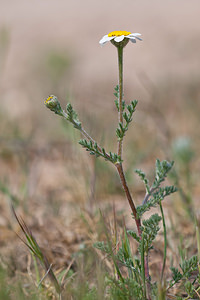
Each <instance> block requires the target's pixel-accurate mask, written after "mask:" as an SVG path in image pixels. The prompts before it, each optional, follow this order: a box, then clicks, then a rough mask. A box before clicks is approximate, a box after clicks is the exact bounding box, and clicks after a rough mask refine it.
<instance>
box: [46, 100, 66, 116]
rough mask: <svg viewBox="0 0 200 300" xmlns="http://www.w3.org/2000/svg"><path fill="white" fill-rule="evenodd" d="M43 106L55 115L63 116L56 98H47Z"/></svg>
mask: <svg viewBox="0 0 200 300" xmlns="http://www.w3.org/2000/svg"><path fill="white" fill-rule="evenodd" d="M44 104H45V105H46V107H47V108H49V109H50V110H52V111H53V112H55V114H58V115H60V116H62V115H63V110H62V108H61V106H60V102H59V101H58V98H57V97H56V96H54V95H51V96H49V97H48V98H47V99H46V100H45V101H44Z"/></svg>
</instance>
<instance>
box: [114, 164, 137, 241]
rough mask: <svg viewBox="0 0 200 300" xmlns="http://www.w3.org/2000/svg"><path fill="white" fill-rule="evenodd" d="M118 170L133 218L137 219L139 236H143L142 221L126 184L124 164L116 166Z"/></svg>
mask: <svg viewBox="0 0 200 300" xmlns="http://www.w3.org/2000/svg"><path fill="white" fill-rule="evenodd" d="M116 168H117V171H118V174H119V177H120V180H121V184H122V186H123V189H124V192H125V194H126V198H127V199H128V202H129V205H130V207H131V210H132V213H133V216H134V218H135V222H136V226H137V230H138V234H139V236H141V233H142V232H141V221H140V218H138V217H137V211H136V207H135V204H134V202H133V199H132V196H131V193H130V191H129V188H128V185H127V182H126V178H125V175H124V171H123V167H122V164H121V163H118V164H116Z"/></svg>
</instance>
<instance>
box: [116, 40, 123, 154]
mask: <svg viewBox="0 0 200 300" xmlns="http://www.w3.org/2000/svg"><path fill="white" fill-rule="evenodd" d="M117 51H118V66H119V96H118V106H119V112H118V121H119V123H121V124H122V125H123V107H122V102H123V47H120V46H119V47H117ZM122 142H123V139H120V140H119V141H118V151H117V153H118V155H119V156H121V158H122Z"/></svg>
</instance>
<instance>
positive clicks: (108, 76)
mask: <svg viewBox="0 0 200 300" xmlns="http://www.w3.org/2000/svg"><path fill="white" fill-rule="evenodd" d="M199 13H200V3H199V1H198V0H196V1H195V0H194V1H187V0H177V1H172V0H170V1H164V2H163V1H159V0H152V1H133V0H132V1H130V0H124V1H114V0H110V1H105V0H101V1H92V0H85V1H80V0H74V1H67V0H65V1H64V0H59V1H53V0H48V1H47V0H40V1H25V0H19V1H10V0H6V1H5V0H0V91H1V94H0V191H1V192H0V211H1V213H0V253H2V257H4V254H5V253H6V254H7V255H6V260H8V262H9V261H12V268H13V270H12V271H13V272H14V271H15V270H18V269H23V267H24V257H25V256H26V252H25V253H24V252H23V253H22V250H21V248H22V247H20V246H21V243H20V241H18V240H17V239H16V238H15V234H14V233H13V231H12V229H11V228H12V227H13V226H14V225H13V223H15V221H14V218H13V216H12V213H11V210H10V204H11V203H12V204H13V205H14V206H15V208H16V209H17V211H19V213H20V214H21V215H22V216H23V217H24V218H25V220H26V222H28V224H29V225H30V226H31V228H32V230H33V231H34V234H35V235H36V236H37V238H38V240H39V242H41V244H42V245H43V246H45V245H50V247H49V255H51V254H52V253H53V254H52V255H53V257H54V260H55V259H56V263H57V265H59V263H60V264H61V265H62V264H63V261H65V263H66V261H67V259H69V257H70V255H71V253H73V251H75V250H76V249H77V248H78V247H79V244H80V241H83V240H84V239H85V236H87V234H86V233H84V232H83V231H84V230H83V228H82V229H80V226H79V224H78V222H77V219H80V218H79V216H80V212H81V211H82V210H85V211H87V212H88V211H89V213H91V211H92V212H93V211H94V210H95V208H98V207H104V206H106V207H107V205H109V203H111V204H113V203H114V205H115V206H116V209H117V210H118V211H123V214H124V215H125V216H127V219H126V222H127V223H126V224H127V226H128V227H132V226H134V224H133V222H132V220H131V218H130V217H129V216H130V210H129V207H128V205H126V199H125V197H124V194H123V192H122V190H121V187H120V184H119V179H118V176H117V174H115V170H114V169H113V167H112V166H110V165H109V164H108V163H107V162H105V161H103V160H101V159H98V160H97V161H96V160H95V159H94V158H93V157H90V156H89V155H88V153H86V152H85V151H84V150H83V149H81V147H80V146H79V145H78V140H79V139H80V135H79V133H78V132H76V131H75V130H74V128H72V127H71V126H70V124H67V123H65V122H64V121H62V120H61V119H60V118H59V117H58V116H56V115H54V114H53V113H51V112H50V111H49V110H47V109H46V107H45V106H44V100H45V98H47V97H48V96H49V95H51V94H54V95H56V96H58V98H59V100H60V102H61V104H62V106H63V107H65V105H66V104H67V102H71V103H72V105H73V106H74V108H75V110H76V111H77V112H78V113H79V118H80V120H81V121H82V122H83V125H84V127H85V128H86V129H87V131H88V132H89V133H90V134H91V135H92V136H93V137H95V138H96V140H97V141H99V142H100V144H102V145H104V146H105V148H106V149H107V150H108V151H116V137H115V129H116V126H117V113H116V108H115V105H114V95H113V92H114V87H115V86H116V84H117V80H118V73H117V72H118V71H117V70H118V69H117V53H116V49H115V47H113V46H112V45H111V44H110V43H108V44H106V45H105V46H104V47H101V46H100V45H99V40H100V39H101V38H102V36H103V35H105V34H108V33H109V32H110V31H113V30H126V31H131V32H139V33H141V34H142V38H143V41H142V42H140V41H138V42H137V43H136V44H131V43H129V44H128V45H127V47H126V48H125V51H124V96H125V99H126V100H127V102H128V101H131V100H134V99H137V100H138V101H139V103H138V107H137V110H136V112H135V116H134V122H133V124H132V126H130V130H129V131H128V133H127V136H126V138H125V142H124V160H125V170H126V175H127V180H128V183H129V185H130V188H131V191H132V194H133V195H134V198H135V201H136V203H137V204H140V203H141V201H142V199H143V196H144V187H143V184H142V183H141V182H140V181H139V180H138V178H137V176H136V175H135V173H134V169H135V168H141V169H143V170H144V171H145V172H147V174H148V175H149V176H150V178H153V174H154V173H153V170H154V165H155V160H156V158H159V159H160V160H163V159H168V160H175V168H174V170H175V171H174V173H173V174H172V175H171V178H170V181H171V182H170V183H171V184H175V185H176V186H178V188H179V192H178V193H177V194H176V195H174V196H173V197H171V198H170V199H169V200H168V202H166V204H165V205H166V214H167V215H170V216H171V215H172V210H173V211H174V214H175V215H179V214H180V215H181V216H185V215H187V216H188V215H189V217H190V216H191V215H192V213H191V212H192V211H193V210H196V214H197V216H199V193H200V187H199V180H200V159H199V151H200V142H199V140H200V131H199V128H200V122H199V118H200V117H199V116H200V58H199V53H200V26H199ZM126 207H127V208H126ZM169 219H170V218H169ZM179 221H180V220H179ZM182 221H183V219H182ZM170 222H171V221H170V220H169V224H171V223H170ZM173 222H175V224H176V221H173ZM63 226H64V227H63ZM16 228H17V226H16ZM16 228H15V230H17V229H16ZM63 228H64V230H63ZM86 231H87V230H86ZM84 234H85V235H84ZM14 240H16V241H15V242H14ZM16 245H18V247H17V246H16ZM66 245H68V247H67V248H66ZM14 246H15V248H14ZM8 249H9V250H8ZM74 249H75V250H74ZM17 251H18V252H19V255H18V256H16V253H18V252H17ZM4 260H5V258H4ZM24 268H25V267H24Z"/></svg>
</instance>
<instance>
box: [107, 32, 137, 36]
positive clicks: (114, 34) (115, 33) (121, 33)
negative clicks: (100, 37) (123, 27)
mask: <svg viewBox="0 0 200 300" xmlns="http://www.w3.org/2000/svg"><path fill="white" fill-rule="evenodd" d="M129 34H131V32H128V31H112V32H110V33H109V34H108V36H109V37H111V36H121V35H125V36H126V35H129Z"/></svg>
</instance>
